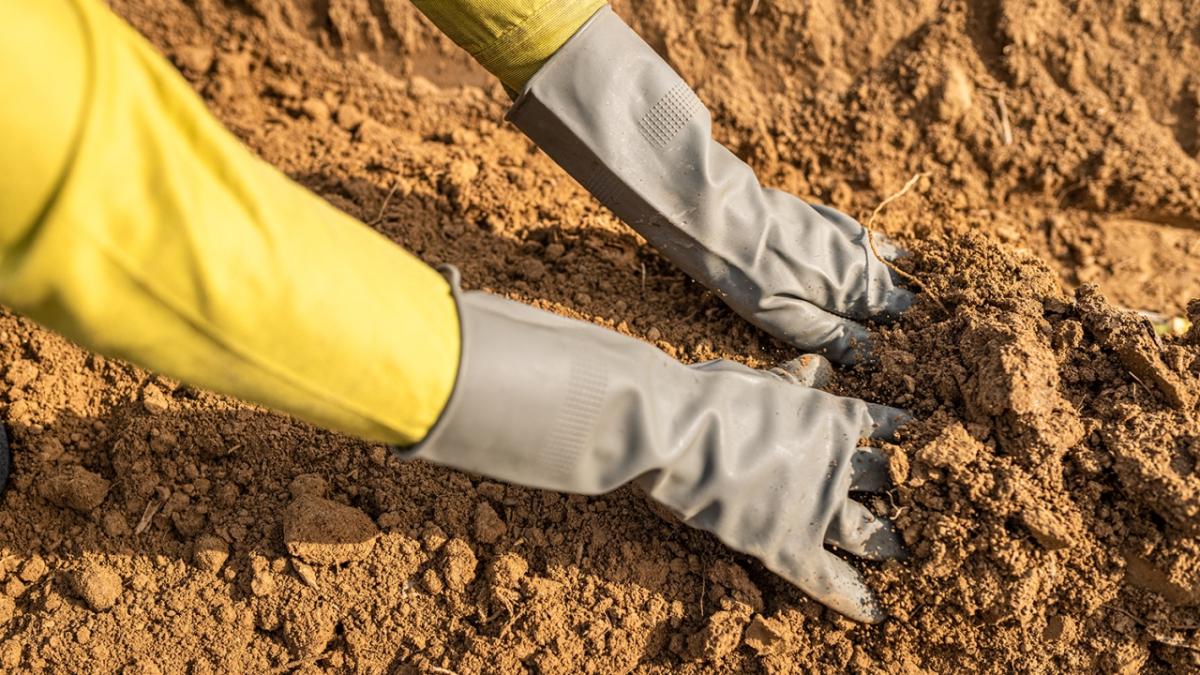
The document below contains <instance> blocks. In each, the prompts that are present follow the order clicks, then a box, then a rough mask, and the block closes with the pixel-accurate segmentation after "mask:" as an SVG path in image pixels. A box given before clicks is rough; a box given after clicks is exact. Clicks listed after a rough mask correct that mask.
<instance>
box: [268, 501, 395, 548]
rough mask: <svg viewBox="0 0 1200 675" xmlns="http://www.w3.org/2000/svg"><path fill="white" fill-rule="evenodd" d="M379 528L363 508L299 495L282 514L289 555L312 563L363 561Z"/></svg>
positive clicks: (372, 545) (372, 544)
mask: <svg viewBox="0 0 1200 675" xmlns="http://www.w3.org/2000/svg"><path fill="white" fill-rule="evenodd" d="M378 536H379V528H377V527H376V526H375V523H374V522H373V521H372V520H371V519H370V517H368V516H367V514H365V513H363V512H362V511H360V510H358V509H356V508H354V507H351V506H346V505H344V504H339V503H338V502H335V501H331V500H329V499H323V498H320V497H314V496H312V495H307V494H302V495H300V496H299V497H296V498H295V499H293V500H292V503H291V504H289V505H288V507H287V511H286V513H285V514H284V517H283V541H284V544H285V545H286V546H287V550H288V552H289V553H291V554H292V555H294V556H296V557H297V558H300V559H301V560H304V561H305V562H309V563H312V564H314V565H338V564H341V563H346V562H351V561H354V560H362V559H363V558H365V557H367V556H368V555H370V553H371V549H372V548H373V547H374V546H375V539H376V538H377V537H378Z"/></svg>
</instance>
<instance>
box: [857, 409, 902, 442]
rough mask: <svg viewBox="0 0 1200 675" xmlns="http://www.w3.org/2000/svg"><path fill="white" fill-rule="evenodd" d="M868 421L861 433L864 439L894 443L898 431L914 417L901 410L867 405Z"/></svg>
mask: <svg viewBox="0 0 1200 675" xmlns="http://www.w3.org/2000/svg"><path fill="white" fill-rule="evenodd" d="M867 416H868V417H869V419H868V420H867V421H866V423H865V425H864V426H863V429H862V431H861V436H862V437H863V438H873V439H876V440H882V441H894V440H895V439H896V431H897V430H898V429H899V428H900V427H902V426H904V425H905V424H908V423H909V422H911V421H912V419H913V418H912V415H909V414H908V413H906V412H904V411H903V410H900V409H899V408H889V407H888V406H886V405H879V404H878V403H868V404H867Z"/></svg>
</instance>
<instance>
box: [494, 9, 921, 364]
mask: <svg viewBox="0 0 1200 675" xmlns="http://www.w3.org/2000/svg"><path fill="white" fill-rule="evenodd" d="M509 119H510V120H511V121H512V122H513V123H514V124H516V125H517V126H518V127H520V128H521V130H522V131H524V132H525V133H526V134H527V135H528V136H529V137H530V138H532V139H533V140H534V142H536V143H537V144H538V146H539V147H541V148H542V149H543V150H544V151H545V152H546V153H547V154H549V155H550V156H551V157H552V158H554V160H555V161H556V162H558V163H559V164H560V165H562V167H563V168H565V169H566V170H567V172H568V173H570V174H571V175H572V176H574V177H575V178H576V180H578V181H579V182H580V183H581V184H582V185H583V186H584V187H586V188H587V189H588V190H589V191H590V192H591V193H592V194H593V195H594V196H595V197H596V198H597V199H598V200H600V202H601V203H603V204H605V205H606V206H608V207H609V208H610V209H612V210H613V212H614V213H616V214H617V216H619V217H620V218H621V219H622V220H624V221H625V222H626V223H628V224H629V225H630V226H631V227H633V228H634V229H635V230H637V231H638V232H639V233H641V235H642V236H644V237H645V238H646V239H647V240H648V241H650V243H652V244H653V245H654V246H655V247H656V248H658V250H659V251H661V252H662V254H663V255H664V256H666V257H667V258H668V259H670V260H671V261H672V262H674V263H675V264H676V265H678V266H679V267H680V268H682V269H683V270H684V271H685V272H687V273H688V274H689V275H691V276H692V277H693V278H694V279H696V280H697V281H699V282H701V283H703V284H704V285H706V286H707V287H708V288H709V289H711V290H712V291H713V292H715V293H716V294H717V295H719V296H720V297H721V298H722V299H724V300H725V302H726V303H727V304H728V305H729V306H730V307H732V308H733V309H734V311H736V312H737V313H738V314H740V315H741V316H743V317H744V318H746V319H747V320H749V321H750V322H751V323H753V324H755V325H757V326H759V327H760V328H762V329H763V330H766V331H767V332H769V333H771V334H772V335H774V336H775V337H777V338H779V339H781V340H784V341H785V342H788V343H790V344H792V345H794V346H796V347H799V348H800V349H802V350H804V351H811V352H819V353H823V354H825V355H826V356H828V357H829V358H831V359H833V360H834V361H838V362H841V363H854V362H855V361H858V360H860V359H862V358H863V357H864V356H866V355H867V354H868V353H869V340H868V334H867V331H866V329H865V328H864V327H863V326H862V325H860V324H859V323H858V321H862V320H866V319H869V318H876V319H890V318H892V317H894V316H895V315H896V314H898V313H899V312H902V311H903V310H904V309H906V308H907V307H908V306H909V305H910V304H911V303H912V294H911V293H909V292H908V291H907V290H904V289H903V288H900V287H899V286H898V284H897V283H896V280H895V279H894V278H893V276H892V273H891V271H890V270H889V269H888V268H887V266H886V265H884V264H883V263H882V262H881V261H880V260H879V259H877V258H876V257H875V256H874V255H873V254H872V252H871V246H870V243H869V242H868V239H867V237H868V232H867V231H866V230H865V228H863V226H862V225H860V224H859V223H858V222H857V221H855V220H854V219H852V218H850V217H848V216H846V215H844V214H842V213H839V212H837V211H835V210H833V209H831V208H827V207H822V206H809V205H808V204H805V203H804V202H802V201H801V200H799V199H797V198H796V197H793V196H792V195H789V194H786V193H783V192H779V191H777V190H770V189H765V188H763V186H762V185H760V184H759V182H758V179H757V178H756V177H755V175H754V171H753V170H752V169H751V168H750V167H749V166H747V165H746V164H745V163H744V162H742V161H741V160H739V159H738V158H737V157H736V156H734V155H733V153H731V152H729V151H728V150H727V149H725V148H724V147H723V146H721V145H720V144H718V143H716V142H715V141H713V140H712V119H711V116H710V114H709V112H708V110H707V109H706V108H705V107H704V105H703V104H702V103H701V102H700V99H699V98H697V97H696V95H695V93H693V92H692V90H691V89H690V88H689V87H688V86H687V84H686V83H685V82H684V81H683V80H682V79H680V77H679V76H678V75H677V74H676V73H675V71H674V70H672V69H671V67H670V66H669V65H668V64H667V63H666V62H665V61H663V60H662V59H661V58H660V57H659V56H658V55H657V54H656V53H655V52H654V50H653V49H651V48H650V47H649V46H648V45H647V44H646V43H645V42H644V41H642V39H641V38H639V37H638V36H637V34H636V33H634V32H633V31H632V30H631V29H630V28H629V27H628V26H626V25H625V24H624V23H623V22H622V21H621V19H620V18H618V17H617V15H616V14H614V13H613V11H612V10H611V9H609V8H608V7H607V6H606V7H604V8H603V9H601V10H600V11H599V12H597V13H596V15H595V16H593V17H592V19H591V20H590V21H589V22H588V23H587V24H586V25H585V26H584V27H583V28H582V29H580V31H579V32H578V33H576V34H575V36H574V37H572V38H571V40H570V41H568V42H567V43H566V44H565V45H564V46H563V47H562V48H560V49H559V51H558V52H557V53H555V55H554V56H553V57H552V58H551V59H550V60H549V61H548V62H547V63H546V64H545V65H544V66H542V68H541V69H540V70H539V71H538V72H537V74H535V75H534V76H533V78H532V79H531V80H530V81H529V83H528V85H527V86H526V87H525V90H524V91H523V92H522V94H521V95H520V97H519V98H518V99H517V102H516V103H515V104H514V106H513V108H512V110H511V111H510V112H509ZM876 239H877V241H876V248H877V249H878V251H879V253H880V255H882V256H884V257H885V258H892V257H895V256H896V255H897V254H898V252H897V250H896V249H895V247H893V246H892V245H891V244H889V243H888V242H886V241H880V239H881V238H880V237H877V238H876Z"/></svg>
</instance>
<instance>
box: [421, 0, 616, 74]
mask: <svg viewBox="0 0 1200 675" xmlns="http://www.w3.org/2000/svg"><path fill="white" fill-rule="evenodd" d="M413 4H415V5H416V6H417V8H418V9H420V10H421V11H422V12H423V13H424V14H425V15H426V16H428V17H429V18H430V20H432V21H433V22H434V23H435V24H437V26H438V28H440V29H441V30H442V32H444V33H445V34H446V35H448V36H450V38H451V39H452V40H454V42H455V43H456V44H458V46H460V47H462V48H463V49H465V50H467V52H469V53H470V54H471V56H473V57H475V60H476V61H478V62H479V64H480V65H482V66H483V67H484V68H486V69H487V70H488V72H490V73H492V74H493V75H495V76H496V77H498V78H500V81H501V82H503V83H504V85H505V86H506V87H508V88H509V89H511V90H513V91H520V90H521V88H522V87H524V86H525V83H526V82H528V81H529V78H531V77H533V74H534V73H536V72H537V71H538V69H539V68H541V67H542V64H543V63H545V62H546V61H547V60H548V59H549V58H550V57H551V56H553V55H554V52H557V51H558V49H559V48H560V47H562V46H563V45H564V44H566V43H567V40H569V39H571V36H572V35H574V34H575V33H576V32H577V31H578V30H579V28H580V27H581V26H583V24H584V23H586V22H587V20H588V19H590V18H591V17H592V15H593V14H595V13H596V12H597V11H598V10H599V9H600V8H601V7H603V6H604V5H605V4H607V3H606V2H605V0H413Z"/></svg>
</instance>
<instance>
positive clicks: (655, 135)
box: [638, 82, 704, 150]
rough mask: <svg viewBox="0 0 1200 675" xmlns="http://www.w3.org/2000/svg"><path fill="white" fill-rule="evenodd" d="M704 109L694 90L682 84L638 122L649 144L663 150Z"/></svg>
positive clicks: (668, 93) (670, 91)
mask: <svg viewBox="0 0 1200 675" xmlns="http://www.w3.org/2000/svg"><path fill="white" fill-rule="evenodd" d="M703 109H704V104H703V103H701V102H700V99H699V98H697V96H696V94H695V92H693V91H692V88H691V87H689V86H687V85H686V84H684V83H683V82H680V83H678V84H676V85H675V86H674V87H671V89H670V90H669V91H667V93H665V94H663V97H662V98H660V99H658V103H655V104H654V105H653V106H652V107H651V108H650V110H648V111H646V114H645V115H644V116H642V119H641V120H639V121H638V128H639V129H641V131H642V137H643V138H645V139H646V142H647V143H649V144H650V145H652V146H654V147H655V148H657V149H659V150H662V149H663V148H665V147H667V146H668V145H670V144H671V141H673V140H675V137H676V136H678V135H679V132H681V131H683V130H684V128H686V127H687V125H688V124H689V123H690V122H691V121H692V118H693V117H695V116H696V114H697V113H699V112H700V111H701V110H703Z"/></svg>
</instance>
